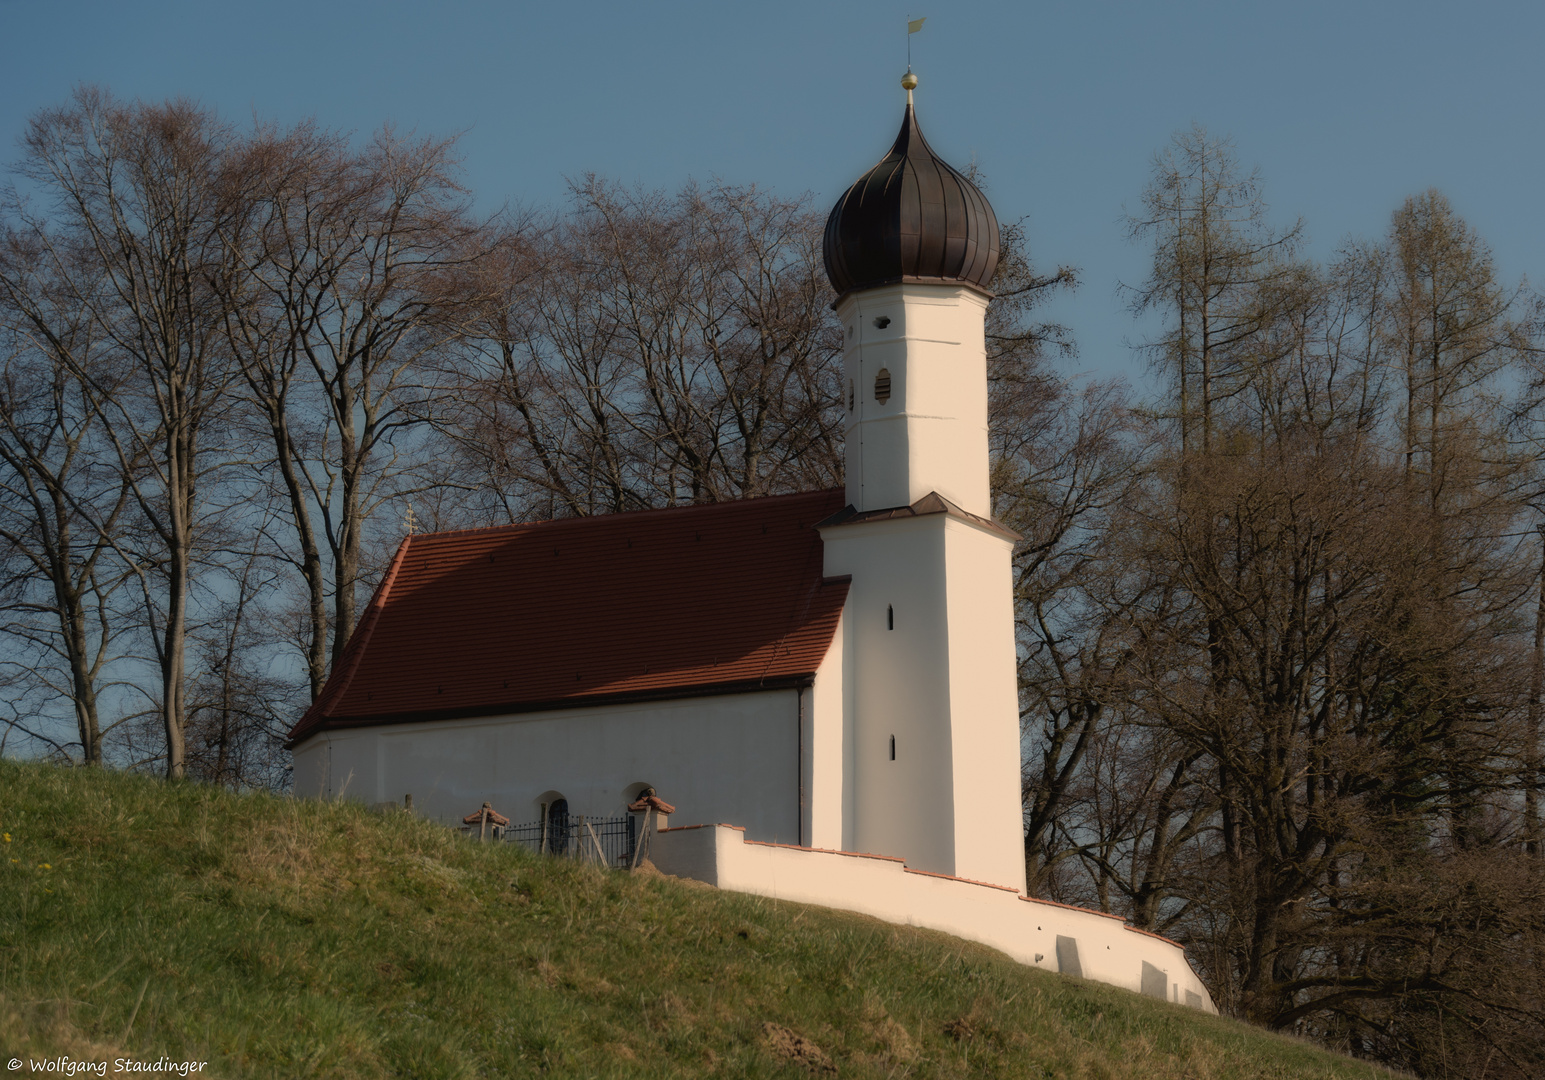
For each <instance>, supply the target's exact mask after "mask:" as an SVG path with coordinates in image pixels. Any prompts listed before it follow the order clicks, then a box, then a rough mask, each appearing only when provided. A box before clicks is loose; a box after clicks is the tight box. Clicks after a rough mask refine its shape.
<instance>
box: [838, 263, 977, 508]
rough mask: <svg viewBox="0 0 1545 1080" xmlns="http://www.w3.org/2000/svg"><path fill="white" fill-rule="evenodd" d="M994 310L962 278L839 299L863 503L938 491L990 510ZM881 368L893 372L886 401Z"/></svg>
mask: <svg viewBox="0 0 1545 1080" xmlns="http://www.w3.org/2000/svg"><path fill="white" fill-rule="evenodd" d="M986 312H987V299H986V297H984V296H983V295H982V294H981V293H979V292H977V291H975V290H974V289H968V288H966V287H964V286H959V285H914V284H903V285H888V286H882V287H880V288H875V289H865V290H863V291H861V292H857V293H851V294H849V295H848V296H846V297H844V298H843V300H842V301H841V302H840V303H839V304H838V305H837V315H838V317H839V318H840V319H841V320H842V325H843V338H844V352H843V378H844V393H847V392H848V389H849V388H851V391H852V393H851V398H850V399H849V400H851V402H852V407H851V408H850V409H848V411H847V414H846V417H845V427H844V430H845V433H846V438H847V493H848V501H849V503H851V504H852V505H853V506H854V507H855V508H856V509H858V510H882V509H888V508H890V507H895V506H909V505H911V504H912V503H914V502H917V501H918V500H919V499H921V498H922V497H923V496H925V495H927V494H928V493H929V492H935V491H936V492H938V493H939V494H940V495H942V496H944V497H945V498H946V499H948V500H950V501H951V502H953V503H955V504H956V505H957V506H959V507H961V508H962V509H963V510H967V511H969V512H970V513H973V514H977V515H980V516H981V517H989V516H991V514H992V505H991V496H990V493H989V491H988V477H987V348H986V338H985V334H984V320H985V317H986ZM879 323H886V324H887V325H884V326H881V325H878V324H879ZM882 369H883V370H884V371H886V372H888V373H889V374H890V397H889V399H888V400H887V401H884V402H881V401H879V400H878V399H877V398H876V396H875V378H876V376H877V375H878V374H879V373H880V372H881V370H882ZM844 404H847V402H846V401H845V402H844Z"/></svg>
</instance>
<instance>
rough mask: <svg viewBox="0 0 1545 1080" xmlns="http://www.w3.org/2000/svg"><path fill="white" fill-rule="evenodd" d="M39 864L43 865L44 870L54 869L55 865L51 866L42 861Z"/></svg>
mask: <svg viewBox="0 0 1545 1080" xmlns="http://www.w3.org/2000/svg"><path fill="white" fill-rule="evenodd" d="M38 865H39V866H41V867H42V868H43V869H44V870H52V869H53V867H52V866H49V865H48V864H47V863H46V862H40V863H38Z"/></svg>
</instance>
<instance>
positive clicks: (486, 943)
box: [0, 762, 1389, 1080]
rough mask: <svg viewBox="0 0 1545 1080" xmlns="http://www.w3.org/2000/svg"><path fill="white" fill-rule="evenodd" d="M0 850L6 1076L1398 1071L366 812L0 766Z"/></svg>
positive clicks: (888, 933)
mask: <svg viewBox="0 0 1545 1080" xmlns="http://www.w3.org/2000/svg"><path fill="white" fill-rule="evenodd" d="M0 828H3V830H4V832H5V834H6V836H7V841H6V842H5V843H3V844H0V1055H3V1056H4V1057H6V1058H11V1057H17V1058H22V1059H28V1058H29V1057H30V1058H35V1059H42V1058H43V1057H45V1056H57V1055H60V1054H70V1055H73V1056H74V1057H76V1058H95V1059H97V1060H108V1061H111V1060H112V1059H113V1058H115V1057H126V1056H127V1057H138V1058H141V1059H147V1060H154V1059H155V1058H157V1057H158V1056H160V1055H164V1056H166V1057H167V1058H170V1059H173V1060H190V1059H191V1060H207V1061H208V1062H209V1063H210V1064H209V1066H208V1067H207V1068H206V1069H205V1070H204V1071H203V1075H205V1076H208V1075H215V1076H226V1077H247V1076H251V1077H265V1078H266V1077H303V1076H316V1077H361V1078H363V1077H380V1076H396V1077H416V1078H422V1080H428V1078H440V1077H446V1078H449V1077H478V1076H528V1075H550V1076H565V1077H570V1076H571V1077H609V1076H616V1077H654V1076H659V1077H665V1076H671V1077H676V1076H723V1077H764V1076H765V1077H772V1076H790V1077H794V1076H810V1075H812V1074H816V1075H820V1074H825V1075H832V1074H833V1070H835V1074H836V1075H839V1076H842V1077H901V1076H908V1077H954V1076H961V1077H964V1076H971V1077H983V1076H987V1077H992V1076H1004V1077H1108V1078H1127V1077H1131V1078H1138V1077H1141V1078H1144V1080H1158V1078H1181V1077H1187V1078H1196V1080H1202V1078H1208V1080H1211V1078H1218V1080H1222V1078H1233V1077H1239V1078H1243V1077H1272V1078H1281V1080H1297V1078H1305V1080H1307V1078H1311V1077H1312V1078H1316V1080H1318V1078H1327V1080H1328V1078H1333V1077H1334V1078H1354V1077H1358V1078H1361V1077H1380V1076H1388V1075H1389V1074H1387V1073H1384V1072H1382V1071H1380V1070H1377V1069H1374V1068H1371V1067H1369V1066H1367V1065H1364V1064H1361V1063H1358V1062H1355V1061H1352V1060H1350V1059H1347V1058H1341V1057H1337V1056H1335V1055H1332V1054H1329V1053H1325V1052H1322V1051H1320V1050H1317V1049H1315V1048H1312V1047H1310V1046H1307V1045H1305V1044H1303V1043H1299V1042H1295V1041H1292V1040H1289V1039H1284V1038H1279V1037H1276V1036H1273V1035H1269V1034H1266V1033H1263V1032H1260V1031H1257V1030H1255V1029H1252V1028H1249V1027H1246V1026H1244V1025H1241V1024H1238V1023H1235V1022H1232V1021H1229V1020H1224V1019H1219V1018H1216V1017H1208V1016H1203V1015H1200V1014H1197V1013H1195V1012H1191V1011H1188V1010H1183V1009H1180V1008H1176V1007H1173V1006H1169V1005H1165V1004H1163V1003H1160V1002H1156V1001H1150V1000H1147V999H1144V998H1141V997H1138V996H1136V995H1133V994H1129V993H1126V992H1123V991H1120V990H1115V989H1113V988H1110V987H1105V986H1100V985H1098V984H1094V983H1086V982H1082V981H1079V980H1073V979H1064V978H1061V977H1059V976H1055V975H1051V974H1047V973H1045V972H1040V971H1035V970H1030V969H1027V968H1024V967H1021V966H1020V965H1018V964H1015V963H1013V962H1011V961H1009V960H1008V959H1006V958H1004V957H1003V956H1001V955H1000V954H998V953H995V952H993V951H991V950H989V949H985V948H982V947H980V946H976V945H972V944H968V943H965V942H962V941H959V940H957V939H954V938H950V937H946V936H945V935H942V934H936V933H932V932H928V931H919V930H912V929H907V928H902V927H894V926H890V925H888V924H885V923H880V922H876V921H874V920H872V919H867V918H863V917H861V916H856V915H848V914H843V913H838V912H832V911H827V910H824V909H820V908H811V907H802V906H798V905H791V904H779V903H775V902H772V901H768V900H763V899H759V898H755V897H749V896H741V895H736V894H734V893H720V892H718V891H717V890H714V889H711V888H708V887H706V886H701V885H693V884H690V883H684V882H679V881H676V880H673V879H667V878H662V877H660V876H658V875H656V876H645V875H632V876H629V875H626V874H623V873H619V872H608V871H602V870H598V869H595V868H591V867H585V866H579V865H575V864H573V863H568V862H563V861H558V860H542V859H538V858H536V857H535V856H530V855H526V854H525V853H523V852H520V851H515V850H510V849H508V848H506V847H504V846H502V845H477V844H473V843H469V842H467V841H466V840H464V839H461V838H459V837H457V836H455V835H453V834H452V833H450V832H449V831H447V830H445V829H443V828H439V827H437V826H434V825H430V824H427V823H425V822H422V821H418V820H414V819H412V818H409V817H407V816H406V815H401V814H388V815H381V814H376V813H373V812H371V811H368V810H366V809H363V808H362V807H359V806H356V805H352V804H348V803H344V804H321V803H316V802H302V801H292V800H288V799H282V798H274V797H268V796H259V795H243V796H236V795H231V794H229V793H227V792H224V791H221V790H217V789H212V788H208V787H201V786H197V785H194V784H166V783H162V782H158V781H155V780H150V779H146V778H142V777H134V776H126V775H121V774H114V773H106V772H99V771H91V772H87V771H70V770H60V769H55V768H44V767H38V766H33V765H18V764H16V763H14V762H0ZM5 1075H7V1076H29V1075H32V1072H31V1071H30V1070H29V1069H28V1068H27V1067H26V1066H25V1064H24V1066H23V1069H22V1070H20V1071H15V1072H7V1073H6V1074H5ZM109 1075H112V1073H111V1072H109Z"/></svg>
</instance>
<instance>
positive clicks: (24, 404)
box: [0, 233, 131, 765]
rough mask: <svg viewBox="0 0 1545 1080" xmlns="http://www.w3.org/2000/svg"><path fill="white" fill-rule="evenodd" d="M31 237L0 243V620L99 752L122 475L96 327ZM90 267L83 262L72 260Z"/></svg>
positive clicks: (84, 741)
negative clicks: (107, 427) (113, 451)
mask: <svg viewBox="0 0 1545 1080" xmlns="http://www.w3.org/2000/svg"><path fill="white" fill-rule="evenodd" d="M49 271H50V266H49V264H48V261H47V260H46V259H45V258H44V253H43V250H42V248H41V246H40V245H39V244H38V243H37V241H36V238H35V237H28V236H25V235H19V234H15V233H12V234H10V235H8V236H6V237H5V238H4V241H3V247H0V343H3V344H0V350H3V358H0V359H3V369H0V477H3V478H0V541H3V542H4V544H5V545H6V552H5V554H6V558H5V560H4V564H5V566H6V577H5V582H4V587H3V589H0V592H3V594H4V595H6V596H7V597H8V598H9V602H8V603H7V604H6V608H7V610H8V611H9V613H10V615H11V617H12V621H10V622H9V623H8V624H7V626H6V627H5V629H6V632H7V633H8V634H9V635H10V638H11V640H12V642H13V643H14V644H17V645H23V644H24V645H25V646H27V649H26V651H25V652H24V653H23V654H22V655H21V656H20V657H17V658H15V659H12V660H7V661H6V663H8V664H16V665H18V666H19V668H20V669H21V672H22V673H23V674H24V675H25V676H26V677H28V678H31V679H36V680H40V681H41V683H42V684H43V685H44V686H46V687H47V689H48V690H50V691H52V692H53V693H54V694H55V695H57V697H58V699H59V700H62V701H65V702H68V703H69V705H70V706H71V709H72V711H73V712H74V715H75V727H76V744H77V745H78V746H79V748H80V757H81V760H82V761H83V762H84V763H85V764H88V765H99V764H101V762H102V740H103V737H104V736H105V735H106V734H107V733H108V731H110V730H111V728H112V726H113V725H112V723H108V724H106V725H104V723H103V720H102V716H101V697H102V693H103V690H104V685H103V684H104V680H105V679H106V677H107V676H106V671H107V668H108V665H109V664H110V662H111V660H112V659H113V658H114V643H115V641H116V640H117V639H118V638H119V637H121V636H124V635H123V627H122V625H121V623H122V620H121V618H119V617H118V613H115V612H114V611H113V610H112V608H111V601H112V598H113V595H114V593H115V592H116V591H117V590H118V588H119V587H120V586H121V585H122V584H123V579H124V569H123V567H122V566H121V565H120V564H119V563H118V560H117V558H116V553H115V552H114V550H113V543H114V539H113V538H114V536H115V534H116V533H117V532H118V529H119V525H120V521H121V519H122V517H123V514H124V511H125V509H126V507H127V506H128V504H129V500H130V494H131V484H130V477H129V476H128V474H126V473H125V472H124V471H123V470H122V469H121V468H120V467H119V465H120V464H121V463H120V462H118V461H117V460H115V459H114V458H113V457H112V456H108V457H107V459H106V460H104V456H103V452H104V450H106V447H105V446H104V445H103V441H102V438H101V430H100V418H99V417H98V415H97V411H96V408H95V404H94V401H93V397H92V395H93V394H94V393H100V392H101V390H102V387H101V386H100V385H99V386H96V387H93V386H92V385H90V384H88V383H86V382H83V381H82V379H81V378H80V376H79V373H80V372H84V371H87V370H93V369H95V368H96V367H97V366H98V363H99V360H98V357H97V356H96V355H94V352H95V346H96V344H97V341H98V338H99V335H98V333H97V331H96V327H95V326H94V325H93V323H92V320H91V319H90V318H89V316H88V314H87V313H86V312H85V311H83V310H82V309H81V308H80V307H79V306H78V305H77V304H76V303H75V302H74V301H73V299H72V296H71V290H70V288H69V287H67V286H61V284H60V283H59V282H58V281H57V280H55V279H54V278H53V277H52V275H51V274H50V272H49ZM80 274H81V276H82V277H85V276H89V268H82V269H81V270H80Z"/></svg>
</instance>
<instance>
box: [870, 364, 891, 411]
mask: <svg viewBox="0 0 1545 1080" xmlns="http://www.w3.org/2000/svg"><path fill="white" fill-rule="evenodd" d="M874 399H875V400H876V401H878V402H879V403H880V404H881V405H884V404H885V403H886V402H887V401H889V400H890V399H891V373H890V369H889V368H881V369H880V371H879V374H877V375H876V376H875V377H874Z"/></svg>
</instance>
